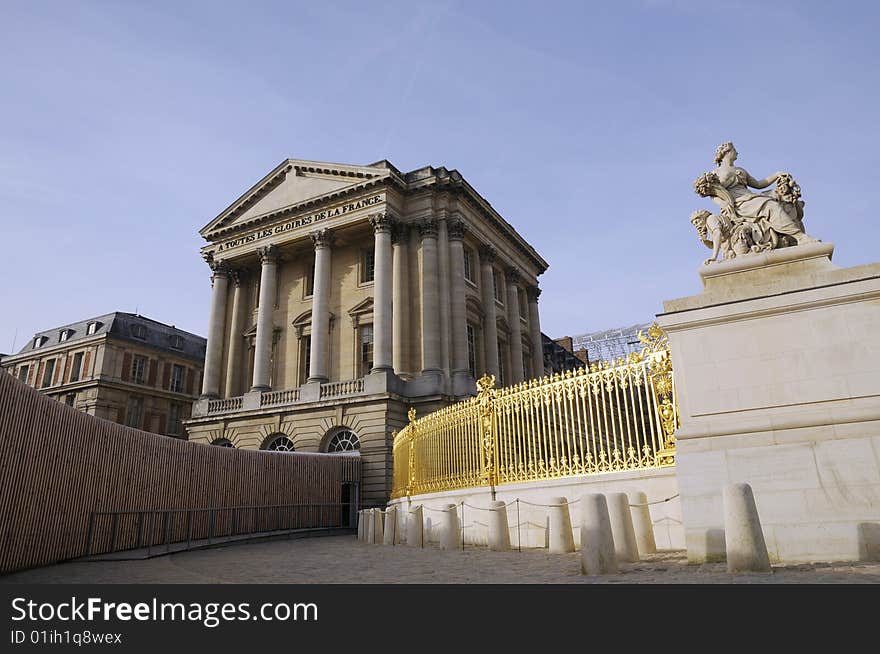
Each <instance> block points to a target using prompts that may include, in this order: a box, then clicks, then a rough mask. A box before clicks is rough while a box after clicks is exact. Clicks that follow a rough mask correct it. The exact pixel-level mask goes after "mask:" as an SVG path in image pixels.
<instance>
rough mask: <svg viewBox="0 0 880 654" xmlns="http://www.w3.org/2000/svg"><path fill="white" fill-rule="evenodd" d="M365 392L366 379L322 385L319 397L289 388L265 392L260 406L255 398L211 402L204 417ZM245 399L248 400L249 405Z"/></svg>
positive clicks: (260, 399)
mask: <svg viewBox="0 0 880 654" xmlns="http://www.w3.org/2000/svg"><path fill="white" fill-rule="evenodd" d="M363 392H364V379H363V377H361V378H360V379H348V380H346V381H338V382H327V383H325V384H321V386H320V389H319V390H318V394H317V397H316V396H314V395H311V396H308V395H306V396H305V397H304V396H303V395H304V394H303V392H302V388H289V389H284V390H280V391H265V392H263V393H261V394H260V396H259V405H257V404H256V399H252V398H253V397H255V396H251V395H248V396H243V395H240V396H238V397H229V398H225V399H220V400H209V401H208V406H207V412H206V413H205V414H204V415H209V416H212V415H218V414H223V413H235V412H238V411H247V410H251V409H258V408H259V409H262V408H266V407H279V406H289V405H292V404H300V403H302V404H305V403H307V402H315V401H320V400H329V399H335V398H342V397H350V396H354V395H360V394H362V393H363ZM245 397H247V398H248V401H247V403H246V402H245Z"/></svg>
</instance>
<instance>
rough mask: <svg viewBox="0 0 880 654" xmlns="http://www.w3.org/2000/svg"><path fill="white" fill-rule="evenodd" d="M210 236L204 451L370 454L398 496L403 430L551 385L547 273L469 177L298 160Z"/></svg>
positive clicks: (233, 208) (375, 497)
mask: <svg viewBox="0 0 880 654" xmlns="http://www.w3.org/2000/svg"><path fill="white" fill-rule="evenodd" d="M200 234H201V235H202V236H203V237H204V238H205V240H206V241H208V244H207V245H206V246H204V247H203V248H202V255H203V257H204V258H205V260H206V261H207V262H208V264H209V265H210V266H211V269H212V271H213V277H212V280H213V282H212V283H213V290H212V302H211V314H210V324H209V333H208V345H207V354H206V358H205V373H204V382H203V385H202V397H201V399H200V400H199V401H198V402H196V404H195V405H194V408H193V417H192V419H191V420H189V421H187V423H186V428H187V431H188V433H189V438H190V439H191V440H194V441H201V442H206V443H213V444H217V445H224V446H232V447H244V448H263V449H269V450H287V451H290V450H296V451H312V452H333V451H345V450H358V451H359V453H360V456H361V457H362V461H363V484H364V487H363V488H362V492H361V495H362V498H363V500H365V501H367V502H371V501H373V502H380V501H384V500H385V499H386V498H387V497H388V494H389V491H390V486H391V474H392V462H391V445H392V439H393V436H392V434H393V432H394V431H395V430H397V429H400V428H401V427H402V426H403V425H404V424H406V422H407V417H406V416H407V411H408V409H409V408H410V407H415V409H416V411H417V413H418V415H424V414H425V413H428V412H430V411H434V410H436V409H438V408H440V407H442V406H446V405H448V404H449V403H451V402H454V401H456V400H458V399H461V398H464V397H468V396H471V395H474V394H475V392H476V388H475V383H474V380H475V378H477V377H479V376H480V375H482V374H483V373H484V372H487V373H490V374H494V375H495V376H496V378H497V379H498V380H499V382H500V385H506V384H513V383H517V382H520V381H523V380H524V379H529V378H532V377H535V376H541V375H543V374H544V358H543V351H542V342H541V330H540V320H539V316H538V295H539V293H540V291H539V289H538V281H537V278H538V275H540V274H541V273H543V272H544V271H545V270H546V269H547V263H546V262H545V261H544V259H542V258H541V256H540V255H539V254H538V253H537V252H536V251H535V249H534V248H533V247H532V246H530V245H529V244H528V243H527V242H526V241H525V240H524V239H523V238H522V237H521V236H520V235H519V234H518V233H517V232H516V230H515V229H514V228H513V227H512V226H511V225H510V224H509V223H508V222H507V221H506V220H504V218H503V217H501V216H500V215H499V214H498V212H496V211H495V210H494V209H493V208H492V206H491V205H490V204H489V203H488V202H487V201H486V200H485V199H484V198H483V197H481V196H480V194H479V193H477V191H476V190H475V189H474V188H473V187H471V185H470V184H468V182H467V181H465V180H464V178H463V177H462V176H461V174H459V173H458V171H456V170H447V169H446V168H444V167H439V168H434V167H430V166H428V167H425V168H420V169H418V170H414V171H412V172H409V173H402V172H400V171H399V170H398V169H397V168H395V167H394V166H393V165H392V164H391V163H389V162H388V161H379V162H376V163H373V164H370V165H366V166H355V165H343V164H332V163H323V162H316V161H301V160H295V159H288V160H285V161H283V162H281V164H279V165H278V166H277V167H276V168H275V169H274V170H272V171H271V172H269V174H267V175H266V176H265V177H264V178H263V179H262V180H260V181H259V182H258V183H257V184H256V185H254V186H253V187H251V188H250V189H249V190H248V191H246V192H245V193H244V195H242V196H241V197H240V198H238V199H237V200H236V201H235V202H234V203H233V204H232V205H230V206H229V207H228V208H227V209H226V210H224V211H223V212H222V213H221V214H220V215H219V216H217V217H216V218H215V219H214V220H212V221H211V222H210V223H209V224H208V225H206V226H205V227H204V228H203V229H202V230H201V232H200Z"/></svg>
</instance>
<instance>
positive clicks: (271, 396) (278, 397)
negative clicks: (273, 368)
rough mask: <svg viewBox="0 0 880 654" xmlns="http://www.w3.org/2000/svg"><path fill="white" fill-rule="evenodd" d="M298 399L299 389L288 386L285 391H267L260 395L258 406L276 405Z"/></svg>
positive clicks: (290, 402)
mask: <svg viewBox="0 0 880 654" xmlns="http://www.w3.org/2000/svg"><path fill="white" fill-rule="evenodd" d="M298 401H299V389H298V388H290V389H288V390H285V391H269V392H268V393H263V395H262V397H260V406H278V405H284V404H293V403H294V402H298Z"/></svg>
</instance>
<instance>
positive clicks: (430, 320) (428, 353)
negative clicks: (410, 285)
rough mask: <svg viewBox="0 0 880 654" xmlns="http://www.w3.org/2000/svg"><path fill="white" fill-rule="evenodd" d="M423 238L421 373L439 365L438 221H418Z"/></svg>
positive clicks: (437, 369) (431, 370)
mask: <svg viewBox="0 0 880 654" xmlns="http://www.w3.org/2000/svg"><path fill="white" fill-rule="evenodd" d="M419 235H420V236H421V239H422V271H421V273H422V373H423V374H424V373H439V372H441V369H440V306H439V304H440V288H439V284H438V282H439V281H440V280H439V275H438V261H437V221H436V220H433V219H427V220H423V221H422V222H421V223H419Z"/></svg>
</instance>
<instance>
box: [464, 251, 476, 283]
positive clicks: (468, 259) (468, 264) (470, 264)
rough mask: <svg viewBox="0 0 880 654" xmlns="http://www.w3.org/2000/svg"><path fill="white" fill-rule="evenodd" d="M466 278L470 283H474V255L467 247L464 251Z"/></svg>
mask: <svg viewBox="0 0 880 654" xmlns="http://www.w3.org/2000/svg"><path fill="white" fill-rule="evenodd" d="M464 278H465V279H466V280H468V281H469V282H473V281H474V255H473V254H472V253H471V249H470V248H467V247H466V248H465V249H464Z"/></svg>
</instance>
